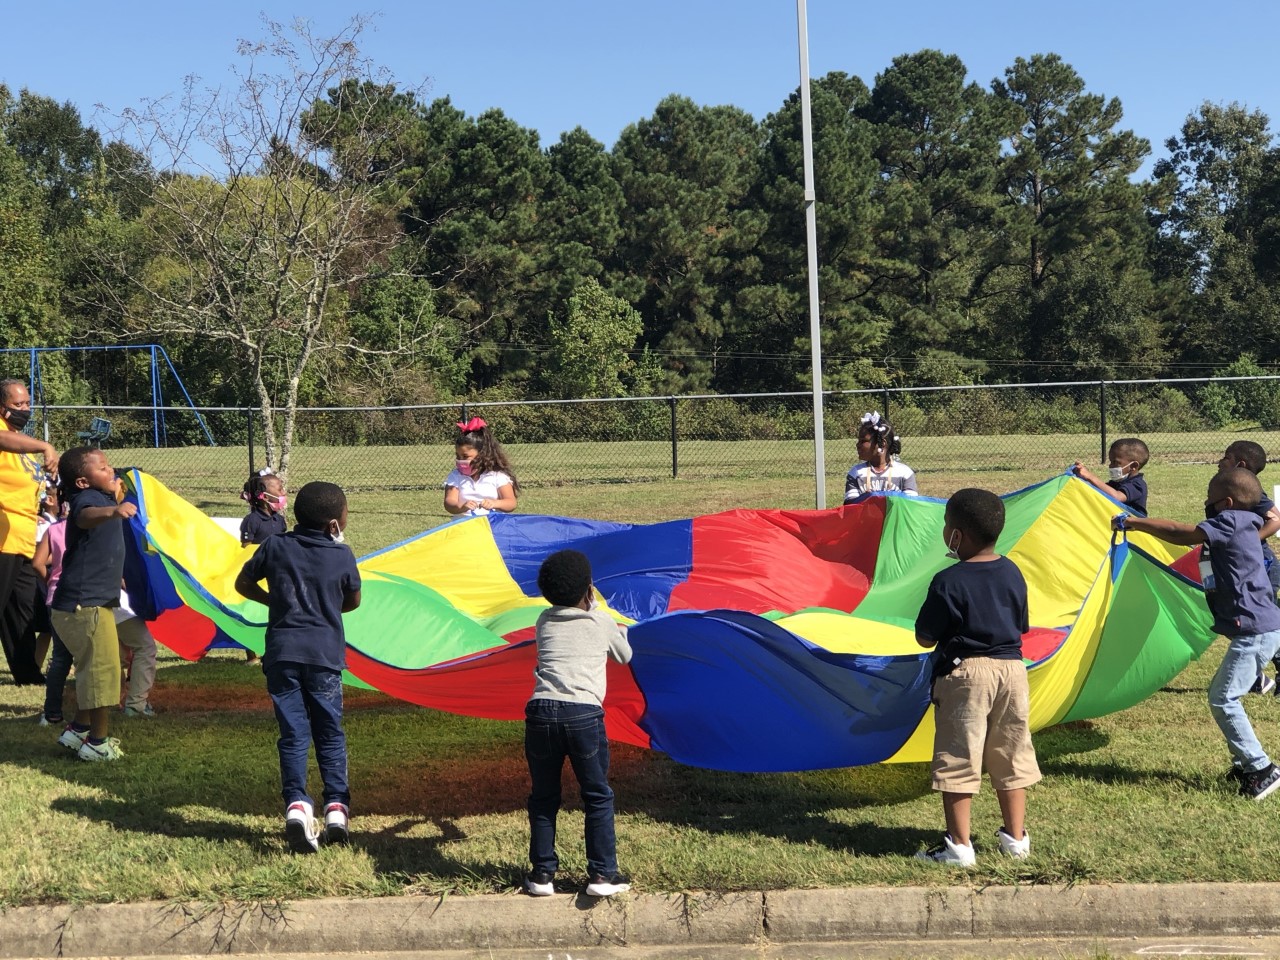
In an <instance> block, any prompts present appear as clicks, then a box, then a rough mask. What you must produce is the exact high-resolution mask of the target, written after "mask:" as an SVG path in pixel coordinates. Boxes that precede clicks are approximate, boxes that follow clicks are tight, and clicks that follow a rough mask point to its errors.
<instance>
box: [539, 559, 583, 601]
mask: <svg viewBox="0 0 1280 960" xmlns="http://www.w3.org/2000/svg"><path fill="white" fill-rule="evenodd" d="M538 589H539V590H540V591H541V592H542V595H543V596H544V597H546V599H547V602H548V603H550V604H552V605H554V606H557V607H575V606H577V605H578V604H579V603H581V602H582V598H583V597H585V596H586V595H587V591H588V590H590V589H591V561H590V560H588V559H587V555H586V554H585V553H582V552H581V551H578V550H557V551H556V552H555V553H553V554H551V556H549V557H547V559H545V560H543V561H542V566H541V567H539V568H538Z"/></svg>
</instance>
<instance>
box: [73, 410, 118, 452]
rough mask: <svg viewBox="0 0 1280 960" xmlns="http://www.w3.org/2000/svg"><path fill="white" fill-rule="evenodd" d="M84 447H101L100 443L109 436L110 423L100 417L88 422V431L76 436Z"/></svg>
mask: <svg viewBox="0 0 1280 960" xmlns="http://www.w3.org/2000/svg"><path fill="white" fill-rule="evenodd" d="M76 436H77V437H79V438H80V439H81V440H82V441H83V442H84V445H85V446H86V447H101V446H102V441H103V440H106V439H107V437H109V436H111V421H110V420H104V419H103V418H102V417H94V418H93V419H92V420H91V421H89V429H88V430H82V431H80V432H79V433H77V434H76Z"/></svg>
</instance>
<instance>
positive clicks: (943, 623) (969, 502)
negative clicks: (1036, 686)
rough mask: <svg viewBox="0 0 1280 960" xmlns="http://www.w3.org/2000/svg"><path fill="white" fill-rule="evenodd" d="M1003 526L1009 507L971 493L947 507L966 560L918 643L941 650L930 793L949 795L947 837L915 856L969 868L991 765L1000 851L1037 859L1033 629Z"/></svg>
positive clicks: (942, 580) (947, 530) (941, 579)
mask: <svg viewBox="0 0 1280 960" xmlns="http://www.w3.org/2000/svg"><path fill="white" fill-rule="evenodd" d="M1003 529H1004V503H1003V501H1001V499H1000V498H999V497H997V496H996V495H995V494H994V493H990V492H988V491H986V490H978V489H975V488H968V489H965V490H958V491H956V493H955V494H954V495H953V496H952V497H951V499H949V500H948V501H947V510H946V518H945V522H944V523H943V527H942V539H943V542H945V543H946V545H947V556H949V557H953V558H955V559H957V560H959V561H960V563H957V564H953V565H952V566H950V567H947V568H945V569H943V570H940V571H938V573H937V574H936V575H935V576H934V578H933V581H932V582H931V583H930V584H929V592H928V593H927V594H926V595H925V599H924V605H923V606H922V607H921V608H920V615H919V616H918V617H917V618H916V642H917V643H919V644H920V646H922V647H934V648H935V652H934V655H933V656H932V658H931V661H930V662H931V664H932V669H933V703H934V708H935V709H934V740H933V768H932V769H933V789H934V790H937V791H938V792H940V793H941V794H942V809H943V813H944V814H945V816H946V821H947V833H946V835H945V836H944V837H943V838H942V843H941V844H939V845H938V846H937V847H935V848H933V849H932V850H929V851H927V852H921V853H919V854H917V856H918V857H919V858H920V859H922V860H932V861H935V862H937V863H945V864H950V865H952V866H957V867H971V866H973V865H974V863H975V862H976V857H975V855H974V851H973V842H972V840H971V838H970V836H969V823H970V816H969V815H970V808H971V806H972V803H973V796H974V794H976V793H977V792H978V789H979V787H980V786H981V785H982V767H983V763H984V762H985V763H986V766H987V773H988V774H989V775H990V777H991V784H992V786H993V787H995V790H996V797H997V798H998V799H999V801H1000V812H1001V814H1002V815H1003V816H1004V824H1003V825H1002V826H1001V827H1000V829H999V830H998V831H997V832H996V838H997V840H998V841H999V843H1000V849H1001V850H1002V851H1003V852H1004V853H1006V854H1008V855H1009V856H1011V857H1015V858H1018V859H1023V858H1025V857H1028V856H1030V854H1031V836H1030V834H1028V833H1027V830H1026V826H1025V820H1026V802H1027V801H1026V793H1027V787H1029V786H1031V785H1032V784H1033V783H1036V782H1038V781H1039V780H1040V767H1039V765H1038V764H1037V763H1036V753H1035V748H1034V747H1033V746H1032V745H1031V728H1030V725H1029V720H1028V717H1029V713H1030V691H1029V688H1028V685H1027V668H1026V667H1025V666H1024V665H1023V663H1022V635H1023V634H1024V633H1026V632H1027V630H1028V617H1027V584H1026V581H1025V580H1024V579H1023V578H1022V572H1021V571H1020V570H1019V569H1018V567H1017V565H1016V564H1015V563H1014V562H1013V561H1012V560H1010V559H1009V558H1008V557H1002V556H1001V555H1000V554H998V553H996V552H995V545H996V540H997V539H998V538H999V536H1000V531H1001V530H1003Z"/></svg>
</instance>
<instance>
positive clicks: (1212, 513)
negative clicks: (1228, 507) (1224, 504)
mask: <svg viewBox="0 0 1280 960" xmlns="http://www.w3.org/2000/svg"><path fill="white" fill-rule="evenodd" d="M1221 512H1222V511H1221V510H1219V509H1218V505H1217V504H1215V503H1206V504H1205V505H1204V518H1205V519H1206V520H1212V519H1213V518H1214V517H1216V516H1217V515H1218V514H1220V513H1221Z"/></svg>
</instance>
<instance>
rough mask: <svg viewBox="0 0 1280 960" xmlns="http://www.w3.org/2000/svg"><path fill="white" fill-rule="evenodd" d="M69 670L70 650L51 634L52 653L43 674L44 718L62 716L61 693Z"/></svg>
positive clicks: (56, 636)
mask: <svg viewBox="0 0 1280 960" xmlns="http://www.w3.org/2000/svg"><path fill="white" fill-rule="evenodd" d="M70 672H71V651H70V650H68V649H67V645H66V644H65V643H63V642H62V641H61V640H60V639H58V635H57V634H56V633H55V634H54V635H53V653H52V654H51V655H50V656H49V669H48V670H46V671H45V674H44V716H45V719H46V720H52V719H54V718H55V717H61V716H62V693H63V691H64V690H65V689H66V686H67V674H69V673H70Z"/></svg>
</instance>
